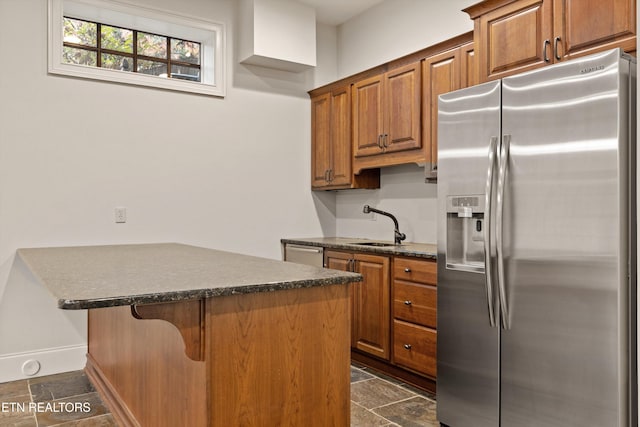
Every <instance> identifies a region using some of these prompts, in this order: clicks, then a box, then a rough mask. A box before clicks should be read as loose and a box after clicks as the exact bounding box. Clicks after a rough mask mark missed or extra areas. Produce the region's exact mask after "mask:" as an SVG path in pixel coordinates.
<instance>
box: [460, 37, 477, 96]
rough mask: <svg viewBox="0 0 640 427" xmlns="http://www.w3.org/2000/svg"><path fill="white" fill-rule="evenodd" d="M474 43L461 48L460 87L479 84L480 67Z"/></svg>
mask: <svg viewBox="0 0 640 427" xmlns="http://www.w3.org/2000/svg"><path fill="white" fill-rule="evenodd" d="M477 65H478V64H477V62H476V55H475V51H474V50H473V42H472V43H467V44H465V45H463V46H461V47H460V87H461V88H463V87H469V86H474V85H477V84H478V67H477Z"/></svg>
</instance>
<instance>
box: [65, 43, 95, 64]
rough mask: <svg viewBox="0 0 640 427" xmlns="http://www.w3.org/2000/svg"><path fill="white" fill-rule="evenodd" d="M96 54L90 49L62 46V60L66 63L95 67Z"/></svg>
mask: <svg viewBox="0 0 640 427" xmlns="http://www.w3.org/2000/svg"><path fill="white" fill-rule="evenodd" d="M97 58H98V54H97V53H96V52H94V51H91V50H86V49H76V48H75V47H67V46H64V47H63V48H62V62H64V63H66V64H78V65H89V66H91V67H95V66H96V65H97V63H98V59H97Z"/></svg>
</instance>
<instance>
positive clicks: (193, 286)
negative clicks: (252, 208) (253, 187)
mask: <svg viewBox="0 0 640 427" xmlns="http://www.w3.org/2000/svg"><path fill="white" fill-rule="evenodd" d="M17 253H18V255H19V257H20V258H21V259H22V260H23V261H24V262H25V264H26V265H27V266H28V267H29V269H30V270H31V271H32V272H33V274H34V275H35V276H36V278H37V279H38V280H40V281H41V282H42V283H43V284H44V285H45V286H46V287H47V288H48V289H49V290H50V291H51V293H52V294H53V295H54V297H55V298H57V300H58V306H59V307H60V308H62V309H88V316H89V328H88V331H89V332H88V349H89V350H88V355H87V365H86V368H85V370H86V372H87V375H88V376H89V377H90V378H91V380H92V382H93V383H94V385H95V386H96V388H97V389H98V391H99V393H100V395H101V396H102V398H103V400H104V401H105V403H106V404H107V405H108V406H109V407H110V409H111V410H112V413H113V415H114V417H115V418H116V420H117V421H118V423H119V425H123V426H154V427H156V426H176V425H188V426H233V425H265V426H267V425H269V426H271V425H318V426H325V425H335V426H347V425H349V417H350V415H349V414H350V397H349V373H350V369H349V365H350V357H349V337H350V323H349V322H350V319H349V283H351V282H355V281H359V280H361V276H360V275H359V274H353V273H347V272H340V271H334V270H326V269H320V268H315V267H310V266H305V265H299V264H293V263H284V262H280V261H275V260H268V259H263V258H257V257H251V256H246V255H240V254H233V253H228V252H222V251H216V250H212V249H205V248H199V247H194V246H188V245H181V244H174V243H166V244H145V245H114V246H87V247H67V248H34V249H19V250H18V252H17Z"/></svg>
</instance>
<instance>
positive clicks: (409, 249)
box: [280, 237, 438, 259]
mask: <svg viewBox="0 0 640 427" xmlns="http://www.w3.org/2000/svg"><path fill="white" fill-rule="evenodd" d="M280 242H281V243H290V244H294V245H306V246H318V247H323V248H326V249H341V250H349V251H354V250H357V251H359V252H370V253H376V254H382V255H396V256H406V257H415V258H427V259H436V258H437V254H438V248H437V245H435V244H430V243H411V242H409V243H405V242H403V243H401V244H400V245H396V244H394V243H393V242H391V241H384V240H369V239H357V238H348V237H312V238H301V239H281V240H280ZM358 243H374V244H386V245H388V246H370V245H369V246H368V245H362V244H358Z"/></svg>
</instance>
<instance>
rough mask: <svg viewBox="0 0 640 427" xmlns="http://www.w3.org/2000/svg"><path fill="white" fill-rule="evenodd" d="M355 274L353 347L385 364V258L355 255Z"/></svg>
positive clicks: (387, 318) (387, 338)
mask: <svg viewBox="0 0 640 427" xmlns="http://www.w3.org/2000/svg"><path fill="white" fill-rule="evenodd" d="M354 259H355V261H356V271H357V272H358V273H360V274H362V276H363V278H364V279H363V281H362V282H360V283H358V284H355V286H353V287H352V289H353V290H354V294H353V301H354V313H353V315H354V317H353V330H352V334H353V337H354V341H353V343H352V344H353V345H354V347H355V348H357V349H358V350H360V351H363V352H366V353H369V354H372V355H374V356H377V357H380V358H382V359H386V360H389V356H390V347H389V341H390V336H389V335H390V324H389V322H390V297H389V293H390V292H389V290H390V283H389V277H390V270H389V264H390V263H389V257H385V256H377V255H365V254H355V255H354Z"/></svg>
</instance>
